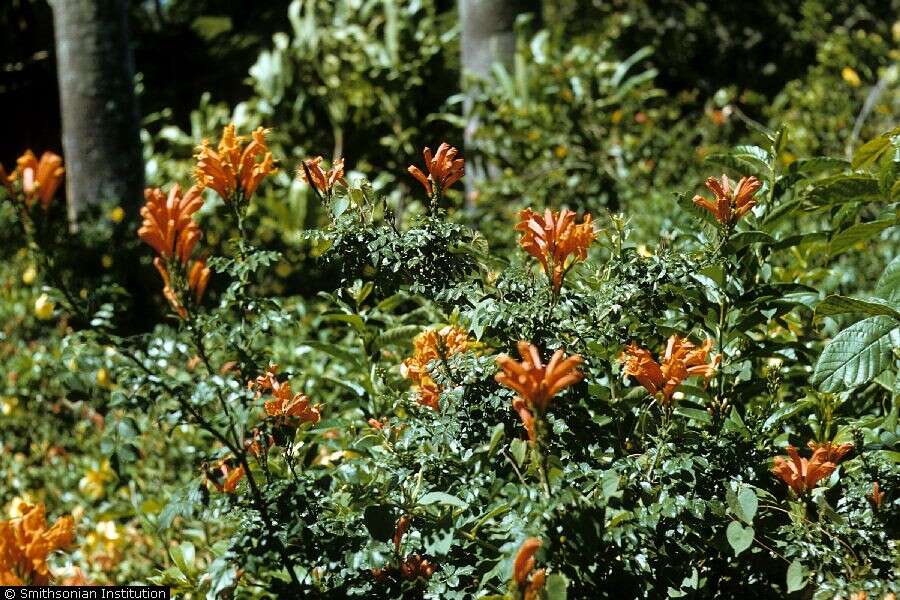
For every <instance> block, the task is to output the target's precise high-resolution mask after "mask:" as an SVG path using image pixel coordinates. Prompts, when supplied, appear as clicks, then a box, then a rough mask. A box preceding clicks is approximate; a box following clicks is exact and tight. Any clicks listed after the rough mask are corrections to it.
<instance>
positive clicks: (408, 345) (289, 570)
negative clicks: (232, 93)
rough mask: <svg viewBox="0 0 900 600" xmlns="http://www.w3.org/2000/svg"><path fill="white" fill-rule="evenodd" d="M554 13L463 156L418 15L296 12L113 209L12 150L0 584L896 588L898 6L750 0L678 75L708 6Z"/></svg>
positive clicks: (439, 43)
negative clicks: (240, 86) (682, 43)
mask: <svg viewBox="0 0 900 600" xmlns="http://www.w3.org/2000/svg"><path fill="white" fill-rule="evenodd" d="M194 4H197V5H202V4H203V3H202V2H197V3H193V2H188V3H182V4H180V5H179V3H172V4H169V3H165V6H166V7H167V8H166V10H167V11H171V12H170V13H169V16H170V17H172V16H178V15H181V16H179V18H180V19H187V18H188V17H189V16H190V15H191V10H192V6H194ZM553 4H554V6H553V7H552V8H549V9H548V10H547V11H545V12H546V14H545V23H544V25H545V26H546V29H535V22H534V21H533V20H529V19H522V20H521V21H520V24H519V26H520V29H521V32H520V38H519V47H518V50H517V55H516V58H515V60H514V61H513V64H512V66H511V67H509V68H504V67H501V66H499V65H498V67H497V68H496V69H495V70H494V73H493V75H492V76H491V77H489V78H487V79H484V80H481V81H475V82H472V88H471V93H472V94H473V96H472V97H473V99H474V102H473V113H472V114H473V116H475V117H476V118H477V119H478V122H479V127H478V130H477V132H476V135H475V140H474V143H475V146H474V147H473V148H472V149H471V150H472V152H473V154H477V161H475V160H468V159H469V156H468V151H469V150H468V149H467V150H466V152H465V154H466V157H465V159H466V160H464V157H463V156H462V154H463V153H462V152H460V151H458V150H457V149H456V148H453V147H452V146H451V145H450V144H440V141H441V140H442V139H445V138H446V139H449V140H450V141H451V142H452V141H453V140H454V139H455V138H457V137H461V136H460V130H459V128H458V126H459V125H460V118H459V117H458V116H454V114H453V111H455V110H456V107H457V103H458V98H454V97H452V95H453V87H452V86H454V85H457V83H458V64H456V61H455V60H454V59H451V58H449V57H451V56H455V55H456V53H457V52H458V48H454V45H455V44H456V43H457V42H456V32H455V30H454V29H453V27H452V17H453V13H452V12H449V11H448V10H447V7H446V6H444V5H443V4H442V3H439V2H430V1H426V2H400V1H396V2H395V1H392V2H374V1H373V2H368V1H366V0H346V1H344V0H342V1H340V2H319V1H314V0H295V1H294V2H292V3H290V7H289V9H288V15H287V16H288V18H287V20H286V25H285V27H286V29H285V31H286V33H279V34H276V35H275V37H274V38H273V47H271V48H268V49H266V50H264V51H262V53H261V54H260V56H259V57H258V59H257V60H256V62H255V64H254V66H253V67H252V68H251V70H250V79H249V87H252V89H253V96H252V97H251V98H250V99H248V100H247V101H246V102H243V103H240V104H239V105H238V106H236V107H235V108H234V109H232V108H231V107H229V106H228V105H227V104H217V103H216V102H219V101H221V100H223V98H221V97H217V98H210V97H207V98H205V99H204V100H203V101H202V104H201V106H200V107H199V108H198V109H197V110H196V111H195V112H194V113H193V115H192V117H191V122H192V127H191V130H190V131H187V132H186V131H183V130H182V129H181V128H179V127H178V126H177V124H176V123H172V122H169V119H170V115H168V114H166V113H165V112H162V113H158V114H155V115H153V116H152V117H151V118H149V119H148V125H149V130H150V131H152V134H151V133H149V132H148V133H147V134H146V135H145V142H146V154H147V158H148V163H147V165H148V167H147V175H148V181H149V182H150V184H151V185H152V186H153V187H152V188H151V189H149V190H148V191H147V195H146V204H145V206H144V209H143V211H142V212H141V219H140V222H131V221H129V220H128V218H127V214H126V211H124V210H123V209H122V207H119V206H113V205H110V206H98V207H95V211H94V213H93V214H86V215H84V217H83V218H82V220H81V221H80V222H79V227H78V228H77V230H72V229H71V228H70V225H69V224H68V223H67V221H66V215H65V212H66V211H65V209H64V208H65V207H64V201H63V200H62V196H63V194H62V188H61V187H60V186H61V183H62V180H63V177H64V165H63V161H62V159H61V158H60V157H58V156H56V155H55V154H53V153H52V152H48V153H45V154H43V155H41V156H35V155H32V154H30V153H26V154H24V155H23V156H22V157H21V158H20V159H19V161H18V163H17V164H16V165H15V166H10V165H8V164H7V167H9V168H8V169H6V170H2V171H0V177H2V182H0V183H2V185H0V222H2V224H3V227H2V228H0V237H2V245H0V253H2V256H3V259H4V260H3V263H2V265H0V282H2V285H0V293H2V298H0V314H2V321H3V328H2V330H0V371H2V373H3V375H4V377H3V380H2V381H0V386H2V389H0V431H2V437H0V444H2V449H3V452H2V454H0V473H2V481H3V485H2V486H0V503H2V505H3V507H4V509H5V512H6V514H5V515H3V516H2V517H0V584H7V583H9V584H16V583H40V582H44V581H52V582H54V583H69V584H72V583H84V582H85V581H91V582H97V583H127V582H143V583H147V582H155V583H160V584H165V585H168V586H170V587H172V588H173V590H174V591H175V592H176V593H177V594H178V595H179V597H189V598H199V597H207V598H231V597H234V598H245V597H254V598H269V597H273V598H274V597H286V598H292V597H327V598H346V597H376V596H377V597H390V598H394V597H396V598H400V597H403V598H469V597H482V598H497V599H499V598H508V599H517V600H518V599H533V600H536V599H538V598H545V599H547V600H556V599H559V598H566V597H568V598H597V597H600V598H605V597H610V598H613V597H616V598H619V597H623V598H660V597H672V598H679V597H694V598H745V597H749V596H751V595H756V596H759V597H764V598H767V597H794V598H815V599H826V598H828V599H831V598H836V597H840V598H848V597H852V598H865V597H869V598H883V597H892V596H891V594H895V593H896V592H897V591H898V590H900V583H898V581H897V576H896V573H897V571H898V567H900V553H898V533H900V532H898V523H900V498H898V494H897V490H898V487H900V469H898V460H900V448H898V434H900V425H898V416H900V379H898V371H900V257H898V256H897V255H898V252H897V249H898V247H900V229H898V227H897V225H898V215H900V212H898V200H900V129H897V128H896V127H895V126H894V127H895V128H893V129H891V126H893V124H892V117H891V107H892V106H896V98H897V96H896V80H897V72H896V66H895V65H892V64H891V63H892V61H893V62H895V59H896V49H892V47H891V42H890V40H891V39H893V40H894V41H896V39H897V37H898V36H900V29H898V28H897V26H896V25H895V26H894V28H893V30H891V29H890V26H891V23H890V22H889V20H888V19H887V18H884V15H882V13H880V12H879V10H880V9H884V8H883V7H884V6H885V5H883V4H881V3H862V4H859V5H857V6H856V8H853V9H844V8H841V9H840V10H835V11H831V12H829V11H825V10H824V9H823V8H822V6H823V4H822V3H820V2H815V1H811V0H808V1H806V2H803V3H800V5H802V6H800V8H797V9H794V8H791V9H790V10H787V9H785V10H783V11H782V10H781V9H782V8H784V7H782V6H781V3H778V2H763V3H760V5H759V6H758V7H757V9H756V10H759V11H761V13H763V14H769V15H773V14H774V15H777V14H782V13H783V14H782V17H783V18H782V19H780V20H778V22H777V24H773V25H771V27H767V26H764V25H761V24H759V23H754V24H753V27H754V29H753V31H754V32H756V33H755V34H754V35H752V36H751V35H750V34H746V35H747V36H748V38H753V39H756V37H757V35H758V36H763V37H765V36H766V35H768V34H771V39H766V40H765V42H764V43H762V42H761V44H762V45H760V46H756V45H753V44H750V46H749V47H750V49H751V50H752V52H746V53H742V52H740V51H738V49H736V48H732V47H728V48H726V50H727V52H726V54H725V56H726V57H732V58H722V59H721V60H722V61H724V62H725V64H726V65H727V64H732V62H734V61H737V60H738V59H733V56H734V54H735V53H736V54H737V55H740V57H741V58H740V60H739V61H738V62H734V64H736V65H737V67H736V68H735V73H734V76H735V77H736V80H735V82H734V83H733V85H732V84H730V83H729V78H728V73H725V72H724V71H723V68H724V67H723V65H722V64H719V63H715V64H712V65H711V66H710V70H709V72H708V73H706V74H704V76H703V77H702V78H700V77H698V78H695V80H694V82H693V84H692V85H693V87H692V88H691V89H688V87H689V86H688V84H685V83H683V80H684V77H685V75H684V73H685V67H684V65H683V64H681V61H683V60H685V59H686V56H682V55H675V54H672V53H667V52H666V48H667V46H668V45H670V44H672V43H673V42H671V39H672V37H673V36H680V35H682V34H685V30H687V33H686V34H685V37H686V39H687V40H688V41H689V42H690V43H689V44H688V46H689V47H690V48H693V49H694V50H693V51H694V52H695V53H697V54H703V53H705V52H708V47H709V46H710V45H713V46H715V44H716V40H718V39H719V36H723V35H726V34H727V36H732V37H735V38H736V37H739V35H744V33H740V34H739V33H738V32H739V31H743V29H742V28H739V27H738V25H739V23H738V22H737V21H732V20H730V19H729V18H727V17H728V14H719V15H718V16H717V17H716V18H717V19H719V20H720V21H721V22H720V23H719V25H720V27H717V28H712V29H711V28H708V27H706V25H704V24H703V23H704V15H707V16H708V14H709V10H710V9H708V8H707V6H706V4H704V3H697V4H696V7H695V8H693V9H691V10H687V9H684V10H686V11H687V13H689V14H687V15H685V16H684V17H683V18H682V19H678V20H676V21H671V22H670V21H664V20H659V19H654V18H653V15H654V14H655V12H654V11H656V10H663V8H659V9H657V8H656V6H655V5H653V3H633V5H630V6H629V7H628V8H627V9H626V8H625V7H621V6H618V4H617V3H615V2H613V3H593V2H590V3H585V4H584V5H583V6H581V8H585V9H586V10H588V9H589V11H594V12H592V13H591V14H592V15H594V16H596V17H597V18H596V22H597V23H599V24H598V25H597V26H596V27H585V26H584V22H586V21H587V19H583V20H581V21H579V20H578V19H576V18H575V17H574V16H573V13H572V12H571V11H572V10H573V9H572V6H575V7H576V8H578V3H572V2H560V3H553ZM669 4H671V3H668V2H666V3H662V5H664V6H668V5H669ZM676 4H677V3H676ZM788 4H791V7H793V6H794V5H793V3H788ZM869 4H872V6H869ZM588 5H589V6H588ZM595 5H596V6H595ZM679 6H680V4H679ZM173 7H180V8H179V9H178V10H180V11H183V13H184V14H181V13H180V12H178V11H176V10H175V8H173ZM884 10H887V9H884ZM824 21H830V22H831V21H833V23H832V24H833V25H834V26H833V27H832V28H830V29H828V31H820V30H819V29H817V27H819V25H821V24H822V23H823V22H824ZM220 24H221V23H220ZM214 25H215V23H212V24H210V23H209V22H205V25H204V27H213V26H214ZM260 27H262V25H260ZM213 29H215V27H213ZM770 29H771V31H770ZM745 33H746V32H745ZM222 35H223V36H225V38H227V35H228V34H227V29H226V30H225V31H224V32H222ZM210 36H211V39H212V38H215V39H219V40H222V39H224V38H222V37H217V38H216V37H215V36H214V35H213V34H212V33H211V34H210ZM891 36H893V38H891ZM600 38H603V39H606V40H607V43H605V44H602V45H601V44H597V43H596V41H597V40H598V39H600ZM635 40H638V41H639V42H640V43H637V42H636V41H635ZM773 45H774V46H777V47H779V48H783V49H784V52H785V56H788V57H792V58H796V60H797V61H801V60H808V61H810V62H808V63H806V65H807V70H806V71H803V70H801V69H799V68H798V69H797V70H794V67H795V66H796V63H795V62H791V67H790V68H791V70H790V71H789V72H781V71H777V72H765V77H763V78H762V79H760V80H759V81H755V80H754V78H753V74H754V73H755V72H756V70H758V69H763V66H764V65H762V64H760V63H764V62H765V61H775V62H778V63H779V65H780V64H781V62H782V58H783V57H781V56H778V57H773V55H772V52H773V51H772V49H771V47H772V46H773ZM645 46H646V48H645ZM222 52H224V53H225V55H227V56H230V54H229V52H227V51H226V50H222ZM729 53H730V54H729ZM732 59H733V60H732ZM784 62H785V64H787V62H789V61H788V60H787V59H786V58H785V59H784ZM864 82H865V83H864ZM807 84H811V85H807ZM682 86H683V87H682ZM879 86H881V87H880V88H879ZM879 89H880V91H879ZM876 92H877V93H876ZM214 100H215V101H214ZM224 100H228V99H227V98H226V99H224ZM867 100H870V101H868V102H867ZM864 106H868V109H864ZM863 110H866V111H868V112H867V113H866V114H865V115H863V114H862V111H863ZM782 120H783V121H785V123H786V124H785V125H782V124H781V121H782ZM854 122H858V123H859V126H858V127H857V128H853V126H852V124H853V123H854ZM231 123H235V124H236V125H232V124H231ZM264 127H271V130H269V129H264ZM848 128H850V129H849V130H848ZM854 136H855V137H854ZM207 140H208V141H207ZM425 145H428V146H429V147H428V148H425V149H424V152H423V148H422V146H425ZM319 154H322V155H324V156H325V157H326V158H321V157H319V156H318V155H319ZM345 157H346V159H345ZM345 160H346V162H345ZM473 162H477V163H478V165H479V170H480V169H481V168H483V171H484V174H485V176H486V177H487V179H486V180H484V181H482V182H479V184H478V185H477V187H476V189H477V193H476V194H474V195H473V196H471V197H468V198H466V197H464V194H463V193H462V189H463V185H462V184H463V183H465V182H466V181H467V180H468V178H470V177H472V169H471V166H472V163H473ZM466 169H468V170H469V173H468V174H465V175H464V171H465V170H466ZM723 172H724V173H725V174H723ZM479 175H481V173H479ZM704 183H705V186H704ZM23 540H25V542H23ZM23 548H28V549H29V550H28V552H29V553H30V554H28V557H29V559H31V560H25V558H23V557H24V556H25V555H26V553H25V551H24V550H23Z"/></svg>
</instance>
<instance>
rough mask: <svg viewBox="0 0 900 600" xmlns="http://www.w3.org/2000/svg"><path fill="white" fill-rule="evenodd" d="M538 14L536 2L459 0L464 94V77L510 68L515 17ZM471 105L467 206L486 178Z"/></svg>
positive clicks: (466, 135)
mask: <svg viewBox="0 0 900 600" xmlns="http://www.w3.org/2000/svg"><path fill="white" fill-rule="evenodd" d="M540 10H541V2H540V0H459V18H460V21H461V23H462V41H461V44H460V45H461V46H462V73H463V91H464V92H465V91H466V84H465V78H466V77H467V76H472V75H474V76H476V77H488V76H489V75H490V73H491V67H492V66H493V65H494V63H500V64H503V65H505V66H507V67H509V66H511V64H512V61H513V57H514V55H515V51H516V35H515V28H514V26H515V22H516V17H518V16H519V15H520V14H522V13H533V14H535V15H536V16H538V17H539V16H540ZM472 102H473V99H472V97H471V96H468V97H467V98H466V100H465V103H464V105H463V110H464V112H465V114H466V117H467V121H466V129H465V131H464V133H463V141H464V145H465V148H464V150H465V156H466V178H465V181H466V201H467V204H468V205H469V206H471V204H472V203H473V202H474V200H475V192H476V190H477V184H478V182H479V181H482V180H484V178H485V176H486V173H485V165H484V164H483V161H482V160H481V159H480V158H479V157H478V155H477V148H476V146H475V144H474V142H473V135H474V133H475V130H476V129H477V128H478V120H477V119H476V118H474V117H473V116H471V112H472Z"/></svg>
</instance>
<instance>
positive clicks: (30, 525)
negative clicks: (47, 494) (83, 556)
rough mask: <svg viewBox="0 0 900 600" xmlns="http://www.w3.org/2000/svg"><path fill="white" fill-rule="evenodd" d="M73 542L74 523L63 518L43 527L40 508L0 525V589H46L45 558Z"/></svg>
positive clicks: (28, 509)
mask: <svg viewBox="0 0 900 600" xmlns="http://www.w3.org/2000/svg"><path fill="white" fill-rule="evenodd" d="M74 538H75V520H74V519H73V518H72V517H71V516H70V515H67V516H65V517H61V518H59V519H58V520H57V521H56V523H54V524H53V526H52V527H50V528H48V527H47V517H46V509H45V508H44V505H43V504H38V505H36V506H28V507H25V509H24V511H23V515H22V517H20V518H18V519H12V520H10V521H0V585H47V584H48V583H49V582H50V575H51V573H50V569H49V567H48V566H47V557H48V556H49V555H50V553H51V552H54V551H56V550H60V549H62V548H65V547H67V546H68V545H70V544H71V543H72V540H73V539H74Z"/></svg>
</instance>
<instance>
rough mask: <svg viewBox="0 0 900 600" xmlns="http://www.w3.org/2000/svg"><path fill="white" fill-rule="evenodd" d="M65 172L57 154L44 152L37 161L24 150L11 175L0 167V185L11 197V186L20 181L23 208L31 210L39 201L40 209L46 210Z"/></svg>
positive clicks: (32, 154) (12, 190) (13, 192)
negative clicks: (0, 184) (23, 202)
mask: <svg viewBox="0 0 900 600" xmlns="http://www.w3.org/2000/svg"><path fill="white" fill-rule="evenodd" d="M65 172H66V170H65V168H63V160H62V157H61V156H59V155H58V154H54V153H53V152H44V153H43V154H42V155H41V158H40V160H38V158H37V157H36V156H35V155H34V153H33V152H32V151H31V150H26V151H25V154H23V155H22V156H20V157H19V159H18V160H17V161H16V169H15V170H14V171H13V172H12V173H11V174H9V173H7V172H6V169H4V168H3V165H0V183H2V184H3V185H4V187H6V190H7V191H8V192H9V194H10V195H13V194H15V187H14V185H13V184H14V183H15V182H16V181H21V185H22V195H23V198H24V200H25V206H26V207H28V208H31V207H32V206H34V203H35V201H39V202H40V204H41V208H43V209H44V210H47V209H48V208H49V207H50V202H51V201H52V200H53V195H54V194H55V193H56V190H57V189H58V188H59V184H60V183H62V178H63V175H64V174H65Z"/></svg>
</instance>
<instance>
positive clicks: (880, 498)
mask: <svg viewBox="0 0 900 600" xmlns="http://www.w3.org/2000/svg"><path fill="white" fill-rule="evenodd" d="M866 498H868V499H869V502H870V503H871V504H872V508H874V509H875V510H879V509H880V508H881V505H882V503H883V502H884V492H882V491H881V487H880V486H879V485H878V482H877V481H876V482H875V483H873V484H872V493H871V494H866Z"/></svg>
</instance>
